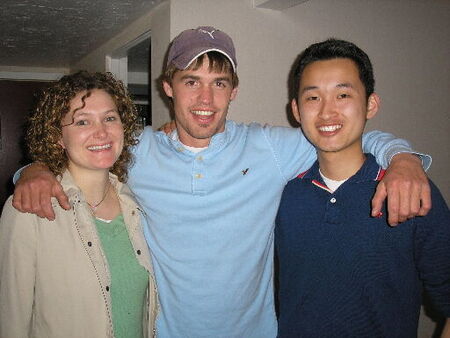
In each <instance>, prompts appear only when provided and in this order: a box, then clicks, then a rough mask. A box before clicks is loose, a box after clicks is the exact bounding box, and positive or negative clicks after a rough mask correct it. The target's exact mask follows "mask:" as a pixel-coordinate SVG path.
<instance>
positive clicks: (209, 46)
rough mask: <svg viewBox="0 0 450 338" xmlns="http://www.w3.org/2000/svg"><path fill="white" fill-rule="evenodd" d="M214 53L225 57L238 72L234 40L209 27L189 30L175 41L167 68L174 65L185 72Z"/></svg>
mask: <svg viewBox="0 0 450 338" xmlns="http://www.w3.org/2000/svg"><path fill="white" fill-rule="evenodd" d="M212 51H215V52H219V53H222V54H223V55H225V56H226V57H227V58H228V59H229V60H230V62H231V65H232V66H233V70H234V72H236V67H237V62H236V52H235V50H234V45H233V40H231V38H230V37H229V36H228V35H227V34H226V33H224V32H222V31H220V30H218V29H215V28H214V27H209V26H201V27H197V28H196V29H187V30H185V31H183V32H181V33H180V34H179V35H178V36H177V37H176V38H175V39H173V41H172V44H171V46H170V49H169V54H168V56H167V66H168V65H170V63H173V64H174V65H175V66H176V67H177V68H178V69H181V70H183V69H186V68H188V67H189V65H190V64H191V63H192V62H193V61H194V60H195V59H197V58H198V57H199V56H200V55H202V54H205V53H207V52H212Z"/></svg>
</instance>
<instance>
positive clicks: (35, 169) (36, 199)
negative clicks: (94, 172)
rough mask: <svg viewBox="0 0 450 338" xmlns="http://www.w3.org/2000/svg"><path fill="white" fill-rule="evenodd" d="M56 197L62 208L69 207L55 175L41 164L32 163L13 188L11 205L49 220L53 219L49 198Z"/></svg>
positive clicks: (53, 214)
mask: <svg viewBox="0 0 450 338" xmlns="http://www.w3.org/2000/svg"><path fill="white" fill-rule="evenodd" d="M52 197H56V198H57V200H58V202H59V204H60V205H61V207H62V208H64V209H66V210H68V209H70V205H69V200H68V198H67V196H66V194H65V193H64V191H63V189H62V186H61V184H60V183H59V182H58V180H57V179H56V177H55V175H53V174H52V172H50V170H49V169H48V168H47V167H46V166H45V165H42V164H39V163H33V164H32V165H30V166H28V167H27V168H25V169H24V170H23V171H22V173H21V175H20V179H19V180H18V181H17V183H16V188H15V190H14V197H13V202H12V203H13V206H14V208H16V209H17V210H19V211H21V212H29V213H33V214H36V215H38V216H39V217H42V218H47V219H49V220H54V219H55V213H54V211H53V208H52V204H51V198H52Z"/></svg>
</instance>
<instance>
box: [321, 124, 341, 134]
mask: <svg viewBox="0 0 450 338" xmlns="http://www.w3.org/2000/svg"><path fill="white" fill-rule="evenodd" d="M341 128H342V124H336V125H334V126H322V127H319V130H320V131H328V132H331V131H335V130H338V129H341Z"/></svg>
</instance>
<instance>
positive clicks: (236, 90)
mask: <svg viewBox="0 0 450 338" xmlns="http://www.w3.org/2000/svg"><path fill="white" fill-rule="evenodd" d="M237 92H238V87H234V88H233V90H232V91H231V95H230V101H233V100H234V99H235V98H236V95H237Z"/></svg>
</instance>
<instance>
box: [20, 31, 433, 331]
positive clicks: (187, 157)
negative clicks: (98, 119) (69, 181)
mask: <svg viewBox="0 0 450 338" xmlns="http://www.w3.org/2000/svg"><path fill="white" fill-rule="evenodd" d="M236 67H237V62H236V55H235V49H234V46H233V42H232V40H231V38H230V37H229V36H228V35H227V34H225V33H224V32H222V31H220V30H218V29H216V28H213V27H198V28H196V29H188V30H185V31H183V32H182V33H181V34H180V35H178V36H177V37H176V38H175V39H174V40H173V42H172V44H171V46H170V49H169V52H168V59H167V65H166V69H165V71H164V74H163V83H162V85H163V89H164V91H165V93H166V94H167V96H168V97H169V98H170V99H171V102H172V107H171V108H172V109H173V112H174V114H175V121H176V130H174V131H173V132H172V133H170V134H169V135H166V134H165V133H162V132H155V131H153V130H152V128H145V129H144V131H143V133H142V135H141V137H140V142H139V144H138V145H137V146H136V147H135V149H134V156H135V163H134V165H133V167H132V168H130V171H129V180H128V185H129V186H130V188H131V189H132V191H133V193H134V194H135V195H136V197H137V199H138V201H139V202H140V203H141V206H142V208H143V211H144V212H143V214H144V215H145V219H146V221H147V223H148V226H147V227H145V228H144V232H145V235H146V238H147V241H148V244H149V247H150V249H151V252H152V258H153V264H154V270H155V276H156V281H157V285H158V290H159V291H158V292H159V297H160V304H161V308H160V312H159V314H158V320H157V335H158V337H163V338H165V337H170V338H176V337H180V338H185V337H214V338H242V337H246V338H264V337H269V338H273V337H276V334H277V322H276V317H275V310H274V294H273V247H274V243H273V229H274V220H275V216H276V213H277V208H278V204H279V201H280V197H281V194H282V191H283V188H284V186H285V185H286V183H287V182H288V181H289V180H291V179H293V178H294V177H296V176H297V175H298V174H299V173H301V172H303V171H305V170H307V169H308V168H309V167H310V166H311V165H312V163H313V162H314V161H315V159H316V152H315V149H314V147H313V146H312V145H311V144H310V143H309V142H308V141H307V140H306V139H305V137H304V136H303V134H302V133H301V132H299V130H298V129H294V128H283V127H271V126H264V127H262V126H261V125H259V124H255V123H253V124H250V125H245V124H238V123H235V122H233V121H230V120H226V116H227V113H228V107H229V104H230V102H231V101H232V100H233V99H234V98H235V97H236V95H237V90H238V88H237V86H238V82H239V81H238V77H237V74H236V69H237V68H236ZM363 146H364V150H365V151H366V152H371V149H375V150H378V151H376V152H375V154H374V155H375V156H376V158H377V161H378V162H379V163H380V164H381V165H384V166H387V164H388V163H389V160H390V158H391V156H390V155H392V154H396V153H399V152H410V151H411V149H410V147H409V146H408V144H407V142H405V141H403V140H398V139H394V138H393V137H392V136H391V135H388V134H383V133H380V132H372V133H368V134H367V135H366V136H365V137H364V138H363ZM407 156H409V160H407V159H405V157H407ZM398 158H402V161H403V163H405V162H408V161H409V163H410V165H409V167H408V170H406V171H407V172H406V173H405V172H404V171H401V172H400V173H399V169H395V167H396V166H397V168H398V165H396V164H397V163H398V160H396V159H398ZM391 166H393V168H392V169H389V170H388V171H387V173H386V175H385V179H386V178H389V176H390V174H389V173H390V172H391V173H393V174H392V175H397V177H400V176H401V177H405V176H407V177H408V179H409V181H411V179H410V177H419V178H420V179H416V180H418V181H419V182H418V183H417V181H416V182H414V183H415V184H413V185H412V186H415V187H417V186H422V182H423V181H426V177H425V175H424V174H423V170H422V167H421V164H420V161H419V160H417V159H416V157H415V156H413V155H396V156H395V157H394V159H393V160H392V165H391ZM403 167H404V166H403ZM36 168H38V169H36ZM43 169H45V168H43V167H42V166H39V165H32V166H30V167H28V168H27V169H26V170H24V175H23V176H24V179H23V181H22V179H21V181H22V182H23V183H20V184H19V183H18V187H17V189H16V191H17V193H18V194H19V195H18V196H17V198H16V201H20V200H21V199H22V197H20V195H23V196H24V197H23V198H24V200H27V201H34V203H33V207H34V208H33V209H32V208H31V207H29V206H27V205H26V204H25V205H23V204H21V203H19V202H17V203H15V206H16V207H17V208H19V210H21V211H26V212H36V210H38V212H41V214H42V215H44V216H46V217H52V213H51V204H50V199H48V201H47V199H46V198H42V199H41V198H40V197H39V196H53V195H55V194H54V193H53V191H59V190H58V189H60V188H58V185H59V183H58V182H57V180H56V179H50V175H49V174H48V172H47V173H45V175H44V174H42V172H43ZM33 170H34V173H33ZM38 171H39V172H40V173H38ZM33 175H34V176H33ZM31 182H34V184H33V185H32V187H33V188H31V189H30V183H31ZM39 182H45V184H42V183H39ZM386 182H388V181H386ZM390 182H391V183H392V180H391V181H390ZM391 183H389V184H391ZM394 183H396V184H398V181H397V182H394ZM386 184H388V183H386ZM399 186H401V185H399ZM36 187H43V189H38V188H36ZM49 187H51V188H50V190H48V189H49ZM389 189H391V187H389ZM42 190H45V191H42ZM392 191H393V192H394V193H396V194H399V189H398V187H397V188H396V187H395V186H393V187H392ZM402 193H404V194H406V196H408V197H409V196H419V195H420V193H419V192H417V193H416V192H415V193H411V192H407V191H402ZM380 196H381V197H380ZM383 196H384V191H380V192H379V193H377V195H376V198H377V201H378V202H377V203H375V205H376V208H379V209H381V203H382V201H383V198H384V197H383ZM56 197H57V198H58V200H60V201H61V203H62V204H64V203H65V202H66V199H65V196H64V194H63V193H62V192H61V193H60V194H58V195H57V196H56ZM411 204H414V203H411ZM405 205H408V206H409V205H410V203H407V204H406V203H405ZM39 206H42V209H40V208H39ZM43 210H45V212H44V211H43ZM410 214H413V213H410ZM408 215H409V214H408Z"/></svg>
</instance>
